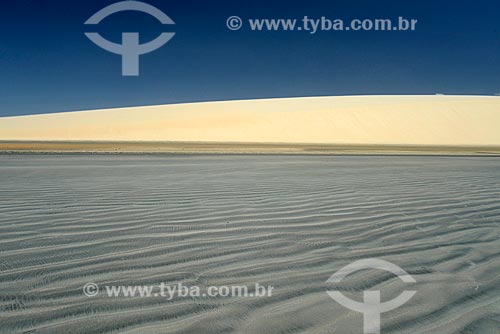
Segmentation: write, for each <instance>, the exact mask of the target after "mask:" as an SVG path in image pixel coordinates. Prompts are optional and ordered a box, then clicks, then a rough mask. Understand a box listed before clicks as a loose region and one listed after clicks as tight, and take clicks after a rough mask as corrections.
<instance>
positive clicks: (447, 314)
mask: <svg viewBox="0 0 500 334" xmlns="http://www.w3.org/2000/svg"><path fill="white" fill-rule="evenodd" d="M499 173H500V170H499V168H498V159H497V158H458V157H345V156H344V157H342V156H333V157H311V156H308V157H290V156H64V155H61V156H27V155H26V156H9V155H4V156H0V177H1V182H0V236H1V239H0V241H1V242H0V309H1V312H0V333H5V334H7V333H8V334H17V333H37V334H68V333H72V334H104V333H108V334H111V333H128V334H132V333H133V334H137V333H140V334H157V333H179V334H181V333H182V334H186V333H193V334H199V333H204V334H205V333H207V334H219V333H241V334H263V333H270V334H274V333H306V334H313V333H314V334H321V333H335V334H361V333H362V316H361V315H360V314H359V313H356V312H353V311H350V310H348V309H345V308H344V307H342V306H340V305H339V304H337V303H336V302H335V301H333V300H332V299H331V298H330V297H329V296H328V295H327V293H326V291H328V290H330V289H342V290H343V291H344V292H345V293H346V294H347V295H348V296H349V297H351V298H353V299H357V300H361V299H362V291H364V290H366V289H375V290H381V291H382V297H383V299H384V300H390V299H392V298H393V297H395V296H396V295H398V294H399V293H400V292H401V291H402V290H404V289H408V285H405V284H404V283H402V282H401V281H400V280H399V279H398V278H396V277H394V276H392V275H390V274H388V273H386V272H383V271H377V270H370V271H366V272H359V273H356V274H353V275H352V276H350V277H349V279H348V280H345V281H343V282H342V283H341V284H337V285H332V284H330V283H326V281H327V279H328V278H329V277H330V275H332V274H333V273H334V272H336V271H337V270H339V269H340V268H341V267H343V266H344V265H346V264H348V263H351V262H353V261H356V260H359V259H365V258H373V257H375V258H381V259H384V260H388V261H390V262H393V263H395V264H397V265H399V266H401V267H402V268H403V269H405V270H406V271H408V272H409V273H410V274H411V275H412V276H413V277H414V278H415V280H416V283H415V284H412V285H411V290H416V291H417V294H416V295H415V297H414V298H413V299H412V300H410V301H409V302H408V303H407V304H405V305H404V306H402V307H400V308H398V309H396V310H393V311H390V312H387V313H385V314H383V315H382V333H387V334H389V333H391V334H435V333H440V334H459V333H460V334H465V333H467V334H496V333H498V328H499V326H500V271H499V270H500V229H499V227H498V224H499V217H500V202H499V200H498V199H499V198H500V177H499ZM89 282H94V283H97V284H99V285H101V286H103V285H153V284H157V283H160V282H166V283H167V284H176V283H177V282H183V283H184V284H185V285H188V286H191V285H200V286H202V287H206V286H210V285H216V286H220V285H251V284H254V283H255V282H259V283H260V284H262V285H272V286H274V287H275V289H274V291H273V295H272V296H271V297H261V298H237V297H234V298H233V297H229V298H227V297H226V298H224V297H214V298H212V297H211V298H194V299H193V298H175V299H173V300H170V301H169V300H165V299H164V298H162V297H159V298H140V297H136V298H109V297H106V296H103V295H99V296H97V297H94V298H89V297H86V296H84V295H83V294H82V286H83V285H84V284H85V283H89Z"/></svg>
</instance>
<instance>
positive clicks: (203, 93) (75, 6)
mask: <svg viewBox="0 0 500 334" xmlns="http://www.w3.org/2000/svg"><path fill="white" fill-rule="evenodd" d="M114 2H117V1H108V0H103V1H92V0H72V1H69V0H66V1H55V0H54V1H51V0H45V1H42V0H6V1H2V3H1V5H0V69H1V76H0V116H8V115H22V114H35V113H49V112H59V111H72V110H84V109H95V108H110V107H122V106H138V105H151V104H166V103H178V102H191V101H210V100H228V99H250V98H267V97H290V96H319V95H358V94H361V95H364V94H435V93H443V94H484V95H493V94H497V93H500V19H499V16H500V2H498V1H492V0H473V1H460V0H454V1H442V0H441V1H440V0H432V1H431V0H418V1H401V0H390V1H389V0H342V1H340V0H330V1H314V0H308V1H293V2H292V1H272V0H252V1H242V0H239V1H236V0H232V1H222V0H220V1H210V0H204V1H201V0H198V1H194V0H146V1H145V2H147V3H149V4H152V5H154V6H156V7H157V8H159V9H161V10H162V11H164V12H165V13H166V14H168V15H169V16H170V17H171V18H172V19H173V20H174V21H175V22H176V25H175V26H167V27H166V26H162V25H161V24H160V23H159V22H158V21H156V19H154V18H152V17H150V16H148V15H146V14H143V13H138V12H123V13H118V14H114V15H113V16H110V17H108V18H107V19H105V20H104V21H103V22H102V23H101V24H100V25H99V26H98V27H97V28H95V31H97V32H99V33H101V34H102V35H103V36H104V37H105V38H107V39H110V40H112V41H115V42H120V41H121V33H122V32H124V31H138V32H140V34H141V42H147V41H149V40H151V39H154V38H155V37H156V36H158V34H159V33H160V32H162V31H173V32H175V33H176V35H175V37H174V38H173V39H172V40H171V41H170V42H169V43H167V44H166V45H165V46H163V47H162V48H160V49H158V50H156V51H154V52H153V53H149V54H147V55H143V56H141V57H140V71H141V75H140V76H139V77H122V76H121V58H120V56H118V55H114V54H111V53H109V52H106V51H104V50H102V49H100V48H99V47H97V46H96V45H94V44H93V43H92V42H90V41H89V40H88V39H87V38H86V37H85V36H84V34H83V33H84V32H86V31H89V30H90V28H89V27H87V26H85V25H84V24H83V23H84V22H85V21H86V20H87V19H88V18H89V17H90V16H91V15H92V14H94V13H95V12H96V11H98V10H99V9H101V8H103V7H105V6H106V5H109V4H111V3H114ZM231 15H238V16H240V17H241V18H242V19H244V20H246V19H248V18H297V19H301V18H302V17H303V16H304V15H308V16H309V17H312V18H320V17H321V16H326V17H330V18H342V19H344V20H346V21H347V20H351V19H354V18H361V19H364V18H372V19H374V18H391V19H397V17H398V16H404V17H407V18H416V19H418V20H419V22H418V24H417V31H415V32H376V31H371V32H366V31H359V32H354V31H350V32H318V33H316V34H314V35H311V34H309V33H307V32H304V31H303V32H283V31H279V32H252V31H250V30H249V29H248V27H243V28H242V29H241V30H239V31H230V30H229V29H227V28H226V19H227V17H228V16H231Z"/></svg>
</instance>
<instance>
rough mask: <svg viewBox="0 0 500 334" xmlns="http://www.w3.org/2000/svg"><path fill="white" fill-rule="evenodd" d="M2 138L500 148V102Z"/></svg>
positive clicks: (154, 117) (163, 115)
mask: <svg viewBox="0 0 500 334" xmlns="http://www.w3.org/2000/svg"><path fill="white" fill-rule="evenodd" d="M0 140H4V141H8V140H34V141H50V140H56V141H72V140H84V141H85V140H90V141H173V142H176V141H182V142H239V143H309V144H311V143H323V144H352V145H434V146H500V97H472V96H347V97H312V98H286V99H266V100H246V101H226V102H205V103H189V104H176V105H160V106H149V107H131V108H120V109H105V110H93V111H81V112H68V113H56V114H45V115H33V116H21V117H4V118H0Z"/></svg>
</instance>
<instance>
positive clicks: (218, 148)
mask: <svg viewBox="0 0 500 334" xmlns="http://www.w3.org/2000/svg"><path fill="white" fill-rule="evenodd" d="M2 153H4V154H5V153H11V154H18V153H24V154H30V153H46V154H51V153H52V154H58V153H80V154H85V153H93V154H127V153H131V154H257V155H262V154H273V155H275V154H279V155H282V154H285V155H343V154H344V155H353V154H355V155H471V156H500V147H496V146H484V147H481V146H433V145H429V146H408V145H406V146H405V145H331V144H293V143H289V144H271V143H208V142H205V143H202V142H200V143H193V142H106V141H101V142H96V141H70V142H65V141H52V142H50V141H47V142H41V141H0V154H2Z"/></svg>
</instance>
